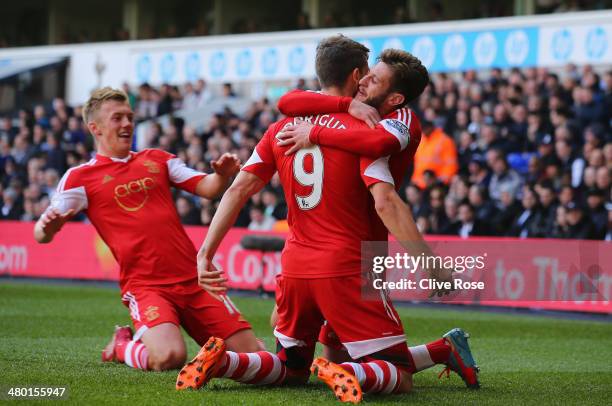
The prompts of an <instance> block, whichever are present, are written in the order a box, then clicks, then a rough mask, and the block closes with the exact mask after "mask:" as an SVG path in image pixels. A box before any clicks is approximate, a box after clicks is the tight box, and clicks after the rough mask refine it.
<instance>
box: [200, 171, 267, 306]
mask: <svg viewBox="0 0 612 406" xmlns="http://www.w3.org/2000/svg"><path fill="white" fill-rule="evenodd" d="M265 184H266V182H264V181H263V180H262V179H260V178H259V177H258V176H257V175H254V174H252V173H249V172H246V171H241V172H240V173H239V174H238V176H237V177H236V179H235V180H234V182H233V183H232V185H231V186H230V187H229V189H227V192H225V194H224V195H223V198H222V199H221V203H220V204H219V207H218V208H217V211H216V213H215V215H214V217H213V219H212V221H211V223H210V227H209V228H208V233H207V234H206V239H205V240H204V242H203V243H202V246H201V247H200V250H199V252H198V257H197V259H198V280H199V283H200V285H201V286H202V287H203V288H204V289H206V290H208V291H209V292H211V293H213V294H216V293H221V292H224V291H225V290H226V288H225V286H224V283H225V282H226V280H225V278H223V276H222V271H218V270H217V269H216V268H215V266H214V265H213V258H214V256H215V253H216V252H217V249H218V248H219V244H221V241H222V240H223V238H224V237H225V235H226V234H227V232H228V231H229V230H230V228H232V226H233V225H234V223H235V222H236V218H237V217H238V214H239V213H240V210H241V209H242V207H244V205H245V204H246V202H247V201H248V200H249V199H250V198H251V196H253V195H254V194H255V193H257V192H259V191H260V190H261V189H262V188H263V187H264V186H265Z"/></svg>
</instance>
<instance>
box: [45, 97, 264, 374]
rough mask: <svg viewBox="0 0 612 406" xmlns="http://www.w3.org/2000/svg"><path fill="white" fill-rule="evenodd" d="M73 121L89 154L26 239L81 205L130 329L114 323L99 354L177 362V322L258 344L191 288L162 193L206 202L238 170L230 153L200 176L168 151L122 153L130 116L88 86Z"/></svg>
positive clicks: (155, 363) (188, 255)
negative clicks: (83, 126)
mask: <svg viewBox="0 0 612 406" xmlns="http://www.w3.org/2000/svg"><path fill="white" fill-rule="evenodd" d="M83 118H84V121H85V122H86V123H87V126H88V128H89V131H90V132H91V134H92V135H93V136H94V139H95V142H96V151H97V153H96V156H95V158H93V159H92V160H90V161H89V162H88V163H86V164H83V165H80V166H77V167H74V168H71V169H69V170H68V171H67V172H66V174H65V175H64V176H63V178H62V180H61V181H60V183H59V185H58V188H57V192H56V193H55V194H54V196H53V199H52V202H51V205H50V207H49V209H48V210H47V211H46V212H45V213H44V214H43V215H42V216H41V218H40V220H39V221H38V222H37V223H36V225H35V227H34V237H35V239H36V240H37V241H38V242H39V243H48V242H51V241H52V240H53V238H54V236H55V234H56V233H57V232H58V231H60V229H61V228H62V226H63V225H64V223H65V222H66V221H67V220H68V219H69V218H70V217H71V216H73V215H74V214H76V213H77V212H79V211H85V212H86V213H87V215H88V217H89V220H90V221H91V223H92V224H93V225H94V227H95V228H96V230H97V231H98V233H99V234H100V236H101V237H102V239H103V240H104V241H105V242H106V244H107V245H108V246H109V248H110V250H111V251H112V253H113V255H114V257H115V259H116V260H117V261H118V262H119V265H120V276H119V285H120V288H121V294H122V300H123V303H124V305H125V306H126V307H128V308H129V310H130V315H131V318H132V321H133V323H134V328H135V329H136V333H135V334H132V330H131V329H130V328H129V327H122V328H117V329H116V331H115V334H114V335H113V338H112V340H111V342H110V343H109V345H108V346H107V348H105V350H104V351H103V354H102V358H103V360H104V361H114V360H117V361H120V362H124V363H126V364H127V365H129V366H131V367H134V368H140V369H143V370H147V369H151V370H166V369H173V368H177V367H180V366H181V365H183V364H184V362H185V358H186V348H185V342H184V340H183V337H182V335H181V332H180V328H179V326H183V328H185V330H186V331H187V333H188V334H189V335H190V336H191V337H192V338H193V339H194V340H195V341H196V342H198V343H200V344H204V342H205V341H206V340H207V339H208V337H209V336H211V335H219V336H222V337H224V338H225V340H226V341H227V343H228V346H229V347H233V348H235V349H236V350H238V351H245V352H250V351H256V350H258V349H259V348H260V346H259V344H258V342H257V340H256V338H255V336H254V334H253V331H252V330H251V327H250V325H249V324H248V323H247V322H246V321H245V320H244V319H243V318H242V316H241V315H240V313H239V311H238V310H237V309H236V307H235V306H234V305H233V303H232V302H231V300H230V299H229V298H228V297H227V296H225V295H221V296H218V298H213V296H212V295H211V294H209V293H208V292H206V291H204V290H203V289H202V288H201V287H200V286H199V285H198V282H197V270H196V250H195V247H194V246H193V243H192V242H191V240H190V239H189V237H188V236H187V234H186V233H185V230H184V229H183V227H182V226H181V224H180V220H179V217H178V214H177V212H176V208H175V206H174V202H173V199H172V194H171V190H170V187H171V186H175V187H178V188H180V189H183V190H185V191H188V192H190V193H194V194H197V195H199V196H202V197H205V198H209V199H210V198H214V197H216V196H218V195H219V194H220V193H222V192H223V190H224V189H225V187H226V186H227V184H228V182H229V179H230V178H231V177H232V176H233V175H235V174H236V173H237V172H238V170H239V168H240V166H239V165H240V162H239V161H238V159H237V157H235V156H233V155H230V154H226V155H224V156H222V157H221V158H220V159H219V160H218V161H216V162H212V167H213V169H214V170H215V173H214V174H211V175H206V174H203V173H199V172H196V171H194V170H192V169H190V168H188V167H187V166H185V164H184V163H183V162H182V161H181V160H180V159H178V158H177V157H176V156H174V155H172V154H170V153H168V152H164V151H161V150H158V149H147V150H144V151H141V152H132V151H130V147H131V145H132V138H133V131H134V122H133V118H134V113H133V112H132V109H131V107H130V105H129V103H128V99H127V96H126V95H125V93H124V92H122V91H120V90H115V89H111V88H102V89H98V90H96V91H94V92H93V93H92V95H91V97H90V99H89V100H88V101H87V103H86V104H85V106H84V108H83Z"/></svg>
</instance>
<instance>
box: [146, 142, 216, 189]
mask: <svg viewBox="0 0 612 406" xmlns="http://www.w3.org/2000/svg"><path fill="white" fill-rule="evenodd" d="M149 153H150V154H151V155H152V156H154V157H157V158H158V159H160V160H161V161H162V162H163V163H165V164H166V167H167V169H168V179H169V180H170V184H171V185H172V186H174V187H177V188H179V189H182V190H184V191H186V192H188V193H191V194H195V192H196V188H197V186H198V183H200V181H201V180H202V179H204V177H205V176H206V174H205V173H202V172H198V171H196V170H195V169H192V168H190V167H188V166H187V165H186V164H185V162H183V161H182V160H181V159H180V158H178V157H177V156H176V155H174V154H171V153H169V152H167V151H162V150H157V149H152V150H150V151H149Z"/></svg>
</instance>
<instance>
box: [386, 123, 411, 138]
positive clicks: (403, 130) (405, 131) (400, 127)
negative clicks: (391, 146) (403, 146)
mask: <svg viewBox="0 0 612 406" xmlns="http://www.w3.org/2000/svg"><path fill="white" fill-rule="evenodd" d="M385 124H387V125H389V126H391V127H393V128H394V129H396V130H397V131H398V132H399V133H400V134H402V135H406V134H408V126H407V125H406V124H404V123H402V122H401V121H399V120H385Z"/></svg>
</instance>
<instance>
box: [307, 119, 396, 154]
mask: <svg viewBox="0 0 612 406" xmlns="http://www.w3.org/2000/svg"><path fill="white" fill-rule="evenodd" d="M309 139H310V142H312V143H313V144H317V145H322V146H326V147H332V148H337V149H340V150H342V151H346V152H351V153H353V154H357V155H361V156H367V157H371V158H378V157H381V156H385V155H390V154H393V153H395V152H398V151H400V148H401V143H400V142H399V141H398V139H397V138H396V137H395V136H394V135H393V134H392V133H390V132H389V131H387V130H386V129H385V127H383V126H382V125H381V124H378V125H377V126H376V127H375V128H373V129H370V128H367V129H366V128H364V129H359V130H352V129H350V130H338V129H333V128H327V127H319V126H316V127H314V128H313V129H312V131H311V132H310V136H309Z"/></svg>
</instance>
